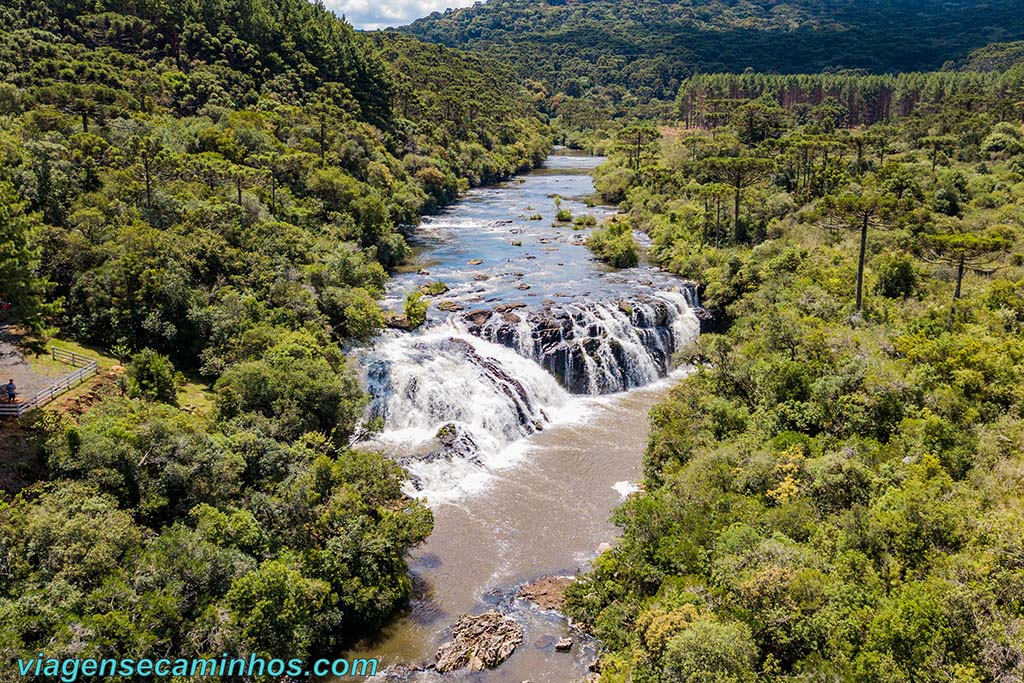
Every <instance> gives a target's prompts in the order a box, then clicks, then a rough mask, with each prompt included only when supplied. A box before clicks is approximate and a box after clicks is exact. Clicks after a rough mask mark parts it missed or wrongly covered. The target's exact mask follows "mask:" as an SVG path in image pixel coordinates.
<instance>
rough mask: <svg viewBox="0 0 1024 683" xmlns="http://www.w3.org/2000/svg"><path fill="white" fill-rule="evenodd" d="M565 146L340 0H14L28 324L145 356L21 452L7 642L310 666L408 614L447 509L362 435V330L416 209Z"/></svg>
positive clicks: (9, 217)
mask: <svg viewBox="0 0 1024 683" xmlns="http://www.w3.org/2000/svg"><path fill="white" fill-rule="evenodd" d="M380 50H389V51H391V52H389V54H388V55H387V56H384V57H382V56H381V55H380V54H379V51H380ZM395 51H398V52H400V53H401V55H402V57H401V61H400V62H399V61H391V62H390V63H389V61H388V60H392V57H393V54H392V53H393V52H395ZM396 64H397V65H400V66H401V68H402V69H403V70H404V69H411V70H417V69H418V70H421V71H427V70H430V71H437V72H438V73H443V74H446V76H447V77H448V78H450V79H451V80H452V82H453V83H464V84H472V90H466V89H464V88H460V89H458V90H456V89H454V88H452V89H449V87H448V83H445V82H441V81H433V82H429V83H424V82H422V81H420V80H414V81H412V82H403V81H402V80H401V77H402V72H401V71H398V70H396V68H395V67H396ZM453 100H458V101H459V102H460V103H461V105H462V106H465V107H466V108H467V112H470V113H469V114H468V115H467V117H466V119H465V120H462V119H459V118H457V117H455V118H453V121H454V122H455V125H453V126H451V127H448V128H438V127H436V126H434V125H433V122H434V121H436V120H437V118H438V116H440V115H441V114H440V113H439V112H441V111H444V106H445V103H446V102H450V101H453ZM411 103H414V104H415V106H412V104H411ZM484 111H486V115H476V114H474V113H472V112H484ZM549 144H550V143H549V140H548V137H547V130H546V127H545V126H544V124H543V123H542V121H541V119H540V118H539V116H538V114H537V112H536V110H535V109H534V108H533V105H532V97H531V95H530V93H528V92H526V91H525V90H524V89H522V88H520V87H519V86H518V85H517V83H516V82H515V81H514V80H512V79H511V78H509V77H508V76H507V75H506V74H504V73H502V72H501V71H499V70H492V69H491V67H489V66H488V65H487V64H485V63H484V62H482V61H480V60H477V59H475V58H472V57H468V58H467V57H463V56H459V55H457V54H455V53H454V52H453V51H451V50H447V49H443V48H438V47H436V46H419V45H418V44H415V43H414V42H413V41H410V40H406V41H402V42H396V43H395V44H394V45H390V46H386V45H378V44H376V43H374V42H373V41H371V40H368V39H366V38H364V37H361V36H359V35H357V34H356V33H355V32H354V31H353V30H352V28H351V27H350V26H348V25H347V24H345V23H344V22H343V21H341V20H339V19H337V18H336V17H334V15H332V14H330V13H329V12H328V11H326V10H325V9H324V7H323V5H322V4H311V3H307V2H305V0H226V1H214V0H197V1H194V2H187V3H171V2H162V1H160V0H134V1H128V0H124V1H121V0H101V1H95V0H90V1H89V2H70V3H68V2H58V1H57V0H45V1H43V0H20V1H17V2H14V3H5V4H4V7H3V8H0V157H2V158H3V161H4V163H3V165H2V168H0V263H2V264H3V265H4V278H3V280H2V281H0V302H12V303H13V306H11V307H9V308H6V309H5V312H4V315H6V316H11V317H13V318H14V320H15V321H16V322H18V323H22V324H26V325H27V326H28V327H29V328H30V329H31V330H32V331H34V332H35V333H37V334H38V333H40V332H41V331H42V330H47V329H48V330H53V329H56V330H58V331H59V332H60V334H61V335H62V336H63V337H65V338H68V339H73V340H75V341H78V342H80V343H82V344H86V345H89V346H91V347H92V348H95V349H97V350H98V351H105V352H109V353H110V355H112V356H115V357H117V358H119V359H121V360H122V361H123V362H124V364H125V366H126V370H125V373H124V376H123V377H122V378H121V380H120V381H119V382H118V389H119V390H118V391H117V392H116V393H117V395H115V396H112V397H110V398H108V399H106V400H104V401H102V402H101V403H100V404H99V405H97V406H95V407H93V408H92V409H91V410H90V411H89V412H88V413H87V414H86V415H84V416H82V417H81V418H80V419H72V418H71V417H67V416H65V417H61V416H59V415H57V414H55V413H48V412H40V413H37V414H36V421H34V422H32V423H31V425H27V426H30V427H31V428H32V429H33V433H34V434H35V436H37V437H38V438H37V439H36V442H38V444H39V446H38V451H37V452H31V453H25V454H23V455H24V457H22V456H21V455H19V458H18V462H19V463H21V462H27V461H29V460H32V461H33V462H34V461H35V460H33V459H34V458H36V456H37V455H38V462H40V463H44V464H45V467H44V468H37V469H41V470H42V472H39V471H37V469H33V470H31V471H29V470H28V469H25V468H24V467H23V466H22V465H20V464H18V463H15V464H11V463H7V462H5V463H0V467H15V466H17V467H21V468H22V470H19V474H21V475H22V477H21V479H18V480H17V486H18V488H21V487H22V486H25V487H26V488H24V489H23V490H22V492H21V493H20V494H19V495H18V496H17V497H11V496H7V495H5V494H4V493H3V492H0V615H2V618H0V657H2V658H3V660H4V661H6V662H10V661H12V660H13V659H14V658H15V657H16V656H35V653H37V652H45V654H46V656H48V657H66V656H77V657H97V658H103V657H111V656H115V655H116V656H125V657H134V658H139V657H147V656H157V655H166V654H167V653H174V654H175V655H177V656H183V657H185V656H204V655H214V656H216V655H218V654H219V653H222V652H232V653H236V654H238V655H248V654H250V653H260V654H266V655H273V656H277V657H284V656H285V655H287V656H289V657H305V656H308V655H312V654H314V653H320V652H337V650H338V648H339V647H341V646H342V645H343V644H345V643H347V642H350V641H352V640H353V639H355V638H356V637H358V636H361V635H363V634H365V633H367V632H369V631H372V630H373V629H375V628H377V627H379V626H380V625H381V624H382V623H384V621H385V620H386V619H387V618H388V617H389V615H390V614H391V613H392V612H393V611H394V610H395V609H396V608H397V607H398V606H399V605H401V604H402V603H403V602H404V601H405V600H407V599H408V597H409V596H410V594H411V590H412V586H411V582H410V579H409V577H408V575H407V566H406V563H405V553H406V552H407V550H408V549H409V548H410V547H412V546H414V545H416V544H417V543H419V542H421V541H422V540H423V539H424V538H426V536H427V535H428V534H429V533H430V530H431V527H432V517H431V513H430V511H429V510H428V509H427V508H426V507H425V506H424V505H423V504H422V502H421V501H414V500H411V499H409V498H407V497H406V496H404V495H403V494H402V492H401V486H402V483H403V481H404V479H405V473H404V472H403V471H402V470H401V469H400V468H399V467H398V466H397V465H395V464H394V463H392V462H391V461H389V460H387V459H386V458H384V457H383V456H381V455H378V454H376V453H363V452H358V451H355V450H352V448H351V447H350V444H351V443H352V442H353V441H354V440H355V436H356V432H357V429H358V420H359V418H360V415H361V413H362V408H363V406H364V405H365V400H366V399H365V396H364V394H363V391H362V389H361V386H360V384H359V381H358V379H357V376H356V371H355V370H354V369H353V367H352V366H351V364H350V363H349V361H348V359H347V358H346V357H345V355H344V353H343V350H342V349H343V345H345V344H350V343H353V342H356V341H359V340H364V339H367V338H369V337H372V336H374V335H375V334H377V333H378V332H379V330H380V329H381V327H382V325H383V324H384V320H385V316H384V312H383V311H382V310H381V309H380V307H379V305H378V303H377V300H378V299H379V298H380V297H381V296H382V294H383V288H384V284H385V282H386V280H387V278H388V269H390V268H393V267H394V266H396V265H398V264H400V263H401V262H402V261H403V260H404V259H405V258H406V257H407V255H408V254H409V253H410V250H409V248H408V246H407V245H406V242H405V239H404V237H403V234H402V230H403V229H404V226H407V225H408V224H411V223H413V222H415V221H417V220H418V218H419V217H420V215H421V214H422V213H424V212H426V211H429V210H432V209H434V208H436V207H438V206H440V205H443V204H445V203H447V202H450V201H451V200H452V199H453V198H455V197H456V196H457V194H458V192H459V191H460V190H463V189H466V188H468V187H470V186H471V185H474V184H478V183H481V182H485V181H491V180H496V179H500V178H504V177H507V176H509V175H511V174H512V173H514V172H515V171H517V170H522V169H524V168H528V167H530V166H532V165H534V164H535V163H537V162H538V161H539V160H540V159H542V158H543V157H544V155H545V153H546V151H547V149H548V147H549ZM183 373H184V374H183ZM186 381H187V382H188V384H187V385H186ZM189 391H192V392H194V393H200V394H202V396H201V401H198V403H200V404H202V406H203V409H201V410H200V409H197V407H196V403H197V402H195V401H193V397H192V396H190V395H189V394H188V392H189ZM179 401H180V403H181V404H182V405H180V406H179ZM26 473H27V474H26ZM25 476H45V480H44V481H40V482H36V483H35V485H29V484H30V483H31V482H28V481H24V480H23V479H24V477H25ZM8 481H11V480H10V479H9V478H7V477H6V476H5V477H0V482H8ZM0 680H10V678H9V676H8V675H7V673H6V672H4V673H3V674H0Z"/></svg>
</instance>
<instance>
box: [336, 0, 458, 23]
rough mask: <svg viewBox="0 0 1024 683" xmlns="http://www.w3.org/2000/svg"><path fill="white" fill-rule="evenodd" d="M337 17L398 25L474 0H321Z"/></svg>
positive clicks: (351, 20) (355, 21)
mask: <svg viewBox="0 0 1024 683" xmlns="http://www.w3.org/2000/svg"><path fill="white" fill-rule="evenodd" d="M324 2H325V3H326V5H327V6H328V7H330V8H331V9H332V10H334V12H335V13H336V14H338V15H339V16H340V15H342V14H344V15H345V17H346V18H347V19H348V21H349V23H350V24H352V25H353V26H355V27H356V28H364V29H375V28H386V27H388V26H401V25H403V24H408V23H409V22H411V21H412V20H413V19H418V18H420V17H425V16H427V15H428V14H430V13H431V12H436V11H443V10H444V9H445V8H446V7H465V6H467V5H472V4H473V3H474V2H475V0H324Z"/></svg>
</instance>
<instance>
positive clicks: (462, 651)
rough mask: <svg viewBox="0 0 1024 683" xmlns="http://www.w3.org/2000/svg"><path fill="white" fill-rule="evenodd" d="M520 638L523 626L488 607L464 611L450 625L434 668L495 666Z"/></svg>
mask: <svg viewBox="0 0 1024 683" xmlns="http://www.w3.org/2000/svg"><path fill="white" fill-rule="evenodd" d="M522 642H523V627H522V626H520V625H519V624H517V623H516V622H515V621H513V620H512V619H510V618H508V617H506V616H503V615H502V614H499V613H498V612H495V611H491V612H485V613H484V614H480V615H477V616H472V615H469V614H464V615H462V616H461V617H459V620H458V621H457V622H456V623H455V626H453V627H452V640H451V642H449V643H446V644H444V645H442V646H441V647H440V648H439V649H438V651H437V667H436V668H437V671H439V672H441V673H447V672H449V671H455V670H457V669H469V670H470V671H483V670H484V669H493V668H494V667H496V666H498V665H499V664H501V663H502V662H504V661H505V660H506V659H508V658H509V656H510V655H511V654H512V653H513V652H514V651H515V649H516V648H517V647H518V646H519V644H520V643H522Z"/></svg>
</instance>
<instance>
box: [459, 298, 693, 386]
mask: <svg viewBox="0 0 1024 683" xmlns="http://www.w3.org/2000/svg"><path fill="white" fill-rule="evenodd" d="M693 297H694V293H693V289H692V288H687V289H683V290H678V291H668V292H657V293H654V294H650V295H637V296H632V297H629V298H626V299H622V300H619V301H615V302H599V301H574V302H570V303H565V304H561V305H555V306H548V307H545V308H543V309H541V310H534V311H520V310H517V309H514V308H512V307H510V306H507V305H506V306H498V307H496V308H495V310H494V311H493V312H488V311H486V310H485V311H474V312H471V313H469V314H467V315H466V316H465V320H466V321H467V323H468V325H469V327H468V330H469V332H470V333H472V334H474V335H477V336H479V337H482V338H484V339H487V340H489V341H492V342H495V343H497V344H502V345H504V346H507V347H509V348H511V349H514V350H515V351H516V352H517V353H519V354H520V355H522V356H524V357H526V358H529V359H531V360H533V361H535V362H536V363H538V364H539V365H541V366H542V367H543V368H545V369H546V370H547V371H548V372H550V373H551V374H553V375H554V376H555V377H557V378H558V379H559V381H560V382H561V383H562V385H563V386H564V387H565V388H566V389H567V390H568V391H569V392H571V393H573V394H609V393H614V392H618V391H626V390H628V389H633V388H636V387H640V386H644V385H645V384H650V383H651V382H654V381H656V380H658V379H660V378H661V377H664V376H665V375H667V374H668V373H669V371H670V370H671V365H672V354H673V353H675V352H676V351H678V350H679V349H680V348H682V347H683V346H684V345H685V344H686V343H688V342H690V341H692V340H693V339H695V338H696V336H697V333H698V332H699V328H700V323H699V321H698V319H697V317H696V315H695V314H694V313H693V307H692V303H693Z"/></svg>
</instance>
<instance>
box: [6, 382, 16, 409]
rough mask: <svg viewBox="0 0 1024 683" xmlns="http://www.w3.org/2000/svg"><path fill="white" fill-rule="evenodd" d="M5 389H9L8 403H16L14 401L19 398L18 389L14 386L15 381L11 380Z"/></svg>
mask: <svg viewBox="0 0 1024 683" xmlns="http://www.w3.org/2000/svg"><path fill="white" fill-rule="evenodd" d="M4 388H5V389H7V402H8V403H14V399H16V398H17V397H18V387H16V386H15V385H14V379H13V378H11V380H10V381H9V382H7V386H6V387H4Z"/></svg>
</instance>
